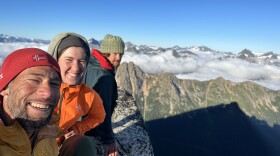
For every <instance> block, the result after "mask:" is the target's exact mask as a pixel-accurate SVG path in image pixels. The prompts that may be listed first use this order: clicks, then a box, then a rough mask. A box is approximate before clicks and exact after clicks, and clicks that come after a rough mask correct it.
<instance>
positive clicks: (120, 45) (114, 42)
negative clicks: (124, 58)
mask: <svg viewBox="0 0 280 156" xmlns="http://www.w3.org/2000/svg"><path fill="white" fill-rule="evenodd" d="M101 53H118V54H123V53H124V42H123V40H122V38H120V37H119V36H113V35H110V34H107V35H106V36H105V37H104V39H103V40H102V41H101Z"/></svg>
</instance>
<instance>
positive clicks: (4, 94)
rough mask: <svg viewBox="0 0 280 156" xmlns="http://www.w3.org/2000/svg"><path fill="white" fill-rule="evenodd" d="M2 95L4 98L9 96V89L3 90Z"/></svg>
mask: <svg viewBox="0 0 280 156" xmlns="http://www.w3.org/2000/svg"><path fill="white" fill-rule="evenodd" d="M0 95H2V96H6V95H9V88H6V89H3V90H2V91H1V92H0Z"/></svg>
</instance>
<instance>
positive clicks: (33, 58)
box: [0, 48, 61, 156]
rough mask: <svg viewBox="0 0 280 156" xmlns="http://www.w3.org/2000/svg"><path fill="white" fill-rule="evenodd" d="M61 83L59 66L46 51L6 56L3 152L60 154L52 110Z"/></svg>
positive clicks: (1, 87) (0, 109)
mask: <svg viewBox="0 0 280 156" xmlns="http://www.w3.org/2000/svg"><path fill="white" fill-rule="evenodd" d="M60 84H61V77H60V67H59V65H58V63H57V62H56V60H55V59H54V58H53V57H52V56H51V55H49V54H48V53H47V52H45V51H43V50H41V49H37V48H24V49H19V50H16V51H14V52H12V53H11V54H10V55H8V56H7V57H6V59H5V60H4V61H3V64H2V68H1V69H0V155H5V156H17V155H18V156H25V155H34V156H36V155H48V156H49V155H57V154H58V148H57V144H56V141H55V139H54V138H55V137H57V136H58V135H59V134H58V132H59V128H58V126H57V124H53V123H54V122H56V121H55V119H54V118H52V113H53V110H54V108H55V107H56V105H57V103H58V100H59V88H60ZM51 119H52V120H51Z"/></svg>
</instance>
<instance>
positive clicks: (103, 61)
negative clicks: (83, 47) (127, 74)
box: [91, 49, 113, 70]
mask: <svg viewBox="0 0 280 156" xmlns="http://www.w3.org/2000/svg"><path fill="white" fill-rule="evenodd" d="M91 54H92V55H93V56H94V57H95V58H96V59H97V60H98V61H99V63H100V66H101V67H102V68H105V69H109V70H111V69H113V67H112V65H111V63H110V62H109V61H108V60H107V59H106V58H105V57H104V56H103V55H102V54H101V53H100V52H99V51H98V50H97V49H93V50H92V52H91Z"/></svg>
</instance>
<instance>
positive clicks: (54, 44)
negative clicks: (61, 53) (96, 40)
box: [48, 32, 90, 60]
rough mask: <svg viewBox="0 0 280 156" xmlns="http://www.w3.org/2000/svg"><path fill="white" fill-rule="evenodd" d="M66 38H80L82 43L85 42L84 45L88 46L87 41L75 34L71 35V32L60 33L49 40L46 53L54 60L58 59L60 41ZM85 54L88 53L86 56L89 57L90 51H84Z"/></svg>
mask: <svg viewBox="0 0 280 156" xmlns="http://www.w3.org/2000/svg"><path fill="white" fill-rule="evenodd" d="M68 36H76V37H79V38H81V39H82V40H83V41H85V43H87V44H88V41H87V39H86V38H85V37H83V36H81V35H79V34H76V33H73V32H62V33H60V34H58V35H56V36H55V37H54V38H53V39H52V40H51V43H50V45H49V47H48V53H49V54H51V55H52V56H53V57H54V58H55V59H56V60H57V59H58V46H59V44H60V43H61V41H62V40H63V39H64V38H66V37H68ZM86 52H88V54H87V56H90V49H88V50H86Z"/></svg>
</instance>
